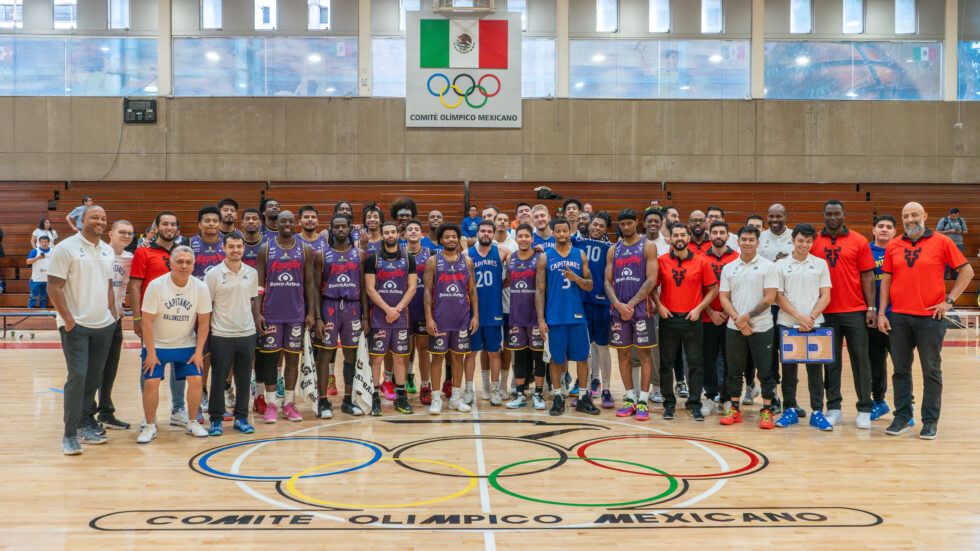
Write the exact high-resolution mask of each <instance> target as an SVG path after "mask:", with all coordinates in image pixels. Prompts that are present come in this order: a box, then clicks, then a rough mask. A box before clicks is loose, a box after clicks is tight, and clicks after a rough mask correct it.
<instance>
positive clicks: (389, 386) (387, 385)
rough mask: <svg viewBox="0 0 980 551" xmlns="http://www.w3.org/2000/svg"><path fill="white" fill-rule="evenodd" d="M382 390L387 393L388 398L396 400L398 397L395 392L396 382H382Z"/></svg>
mask: <svg viewBox="0 0 980 551" xmlns="http://www.w3.org/2000/svg"><path fill="white" fill-rule="evenodd" d="M381 391H382V392H384V393H385V399H386V400H390V401H392V402H394V401H395V398H398V395H397V394H395V383H393V382H391V381H385V382H383V383H381Z"/></svg>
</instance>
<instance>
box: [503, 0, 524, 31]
mask: <svg viewBox="0 0 980 551" xmlns="http://www.w3.org/2000/svg"><path fill="white" fill-rule="evenodd" d="M507 11H519V12H521V30H522V31H526V30H527V0H507Z"/></svg>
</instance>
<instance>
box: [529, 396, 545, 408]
mask: <svg viewBox="0 0 980 551" xmlns="http://www.w3.org/2000/svg"><path fill="white" fill-rule="evenodd" d="M531 401H532V402H533V404H534V409H547V408H548V403H547V402H545V401H544V396H541V395H540V394H535V395H534V396H533V397H532V398H531Z"/></svg>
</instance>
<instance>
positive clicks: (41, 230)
mask: <svg viewBox="0 0 980 551" xmlns="http://www.w3.org/2000/svg"><path fill="white" fill-rule="evenodd" d="M42 235H46V236H48V239H49V241H48V246H49V247H54V242H55V241H57V240H58V232H57V230H55V229H54V227H53V226H52V225H51V219H50V218H42V219H41V222H40V223H39V224H38V225H37V229H36V230H34V233H32V234H31V248H32V249H35V248H37V242H38V240H39V239H40V238H41V236H42Z"/></svg>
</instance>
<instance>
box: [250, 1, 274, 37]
mask: <svg viewBox="0 0 980 551" xmlns="http://www.w3.org/2000/svg"><path fill="white" fill-rule="evenodd" d="M276 15H277V14H276V0H255V30H257V31H274V30H276Z"/></svg>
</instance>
